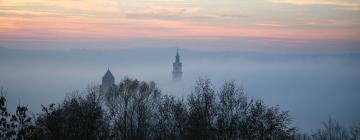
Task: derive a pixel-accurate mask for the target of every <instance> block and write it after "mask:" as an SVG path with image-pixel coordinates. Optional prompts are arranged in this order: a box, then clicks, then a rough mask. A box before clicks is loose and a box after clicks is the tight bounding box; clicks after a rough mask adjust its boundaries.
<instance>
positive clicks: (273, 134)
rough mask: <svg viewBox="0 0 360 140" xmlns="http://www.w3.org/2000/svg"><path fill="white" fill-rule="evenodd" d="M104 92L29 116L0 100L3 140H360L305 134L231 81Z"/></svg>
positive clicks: (358, 134)
mask: <svg viewBox="0 0 360 140" xmlns="http://www.w3.org/2000/svg"><path fill="white" fill-rule="evenodd" d="M99 89H100V88H99V86H89V87H88V88H87V89H86V90H84V91H82V92H74V93H73V94H71V95H70V96H67V97H65V98H64V100H63V102H61V103H53V104H49V105H41V106H42V111H41V112H39V113H37V114H31V113H29V112H30V111H29V108H28V107H27V106H25V105H21V104H19V105H18V106H17V107H16V111H15V112H14V113H12V112H11V111H9V109H8V108H7V101H6V96H9V95H8V93H7V91H6V90H5V89H4V88H2V89H1V96H0V139H1V140H183V139H184V140H359V139H360V122H354V124H353V126H349V127H344V126H342V125H341V124H340V123H339V122H337V121H336V120H335V119H332V118H329V119H326V118H325V119H324V120H325V121H324V122H323V127H322V128H320V129H318V130H316V131H312V132H309V133H303V132H302V131H300V130H299V129H298V128H297V127H296V126H294V125H293V124H292V117H291V116H290V115H289V113H288V111H284V110H282V109H280V106H278V105H275V106H274V105H267V104H265V103H264V102H263V101H262V100H259V99H252V98H249V97H248V95H246V93H245V92H244V89H243V87H242V86H240V85H237V84H236V82H235V81H226V82H225V83H224V84H223V85H221V86H220V88H218V89H217V88H215V86H214V85H213V84H212V82H211V80H210V79H206V78H200V79H198V80H197V82H196V84H195V85H194V86H193V90H192V92H191V93H189V94H188V96H187V97H184V98H181V97H176V96H172V95H167V94H166V93H162V91H161V90H160V88H159V87H158V86H157V84H156V83H155V82H151V81H150V82H146V81H141V80H137V79H132V78H128V77H125V78H124V79H123V80H122V81H121V82H120V83H119V84H117V85H114V86H113V87H111V88H110V89H108V90H107V91H106V92H105V93H102V92H100V90H99Z"/></svg>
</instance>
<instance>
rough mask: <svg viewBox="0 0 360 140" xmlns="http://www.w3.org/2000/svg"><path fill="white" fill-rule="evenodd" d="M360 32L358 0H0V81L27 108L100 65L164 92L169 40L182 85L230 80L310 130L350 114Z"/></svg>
mask: <svg viewBox="0 0 360 140" xmlns="http://www.w3.org/2000/svg"><path fill="white" fill-rule="evenodd" d="M359 37H360V1H359V0H0V87H4V88H6V89H8V93H9V94H8V97H9V104H10V106H11V107H13V108H14V107H15V106H16V104H17V103H19V102H21V103H24V104H29V106H30V108H32V109H34V112H36V111H39V110H40V104H48V103H54V102H61V100H62V99H63V98H64V97H65V95H66V94H67V93H69V92H72V91H74V90H82V89H85V88H86V86H88V85H91V84H92V83H95V84H99V83H100V80H101V77H102V74H103V73H104V72H105V71H106V69H107V68H108V67H110V68H111V70H112V72H113V73H114V74H115V75H116V78H117V82H119V80H120V79H121V78H122V77H124V76H130V77H133V78H139V79H144V80H147V81H149V80H155V81H156V82H158V83H159V85H160V86H161V87H162V88H164V92H165V93H172V92H174V91H172V90H171V85H169V84H168V83H170V82H169V80H171V70H172V68H171V66H172V62H173V60H174V55H175V50H176V49H175V48H176V47H178V48H180V53H181V60H182V62H183V70H184V80H183V82H184V83H187V84H186V85H185V86H180V87H185V88H187V89H191V86H192V85H193V83H194V82H195V80H196V79H197V78H198V77H208V78H211V79H213V82H214V83H215V84H216V85H221V84H222V83H223V82H224V81H227V80H236V81H237V83H239V84H240V85H243V86H244V87H245V90H246V92H247V93H248V95H249V96H250V97H254V98H256V99H263V100H264V102H265V103H268V104H270V105H276V104H279V105H280V106H281V108H283V109H284V110H289V111H290V112H291V115H292V116H293V117H294V122H295V125H297V126H299V127H300V128H301V129H302V130H312V129H316V128H319V127H320V125H321V121H323V120H324V119H326V118H327V117H329V116H331V117H334V118H336V119H337V120H339V121H340V122H342V123H344V124H351V123H352V122H354V121H358V118H359V116H360V112H359V111H358V110H357V109H354V107H357V106H359V104H360V103H359V102H358V99H359V96H360V95H359V91H360V86H359V83H360V82H359V81H360V75H359V72H358V71H360V65H359V64H360V63H359V62H360V39H359ZM74 77H76V78H74ZM166 88H169V89H168V90H167V89H166ZM179 91H183V89H181V90H179ZM188 91H190V90H188ZM187 93H189V92H187ZM309 108H311V109H309ZM354 110H355V111H354Z"/></svg>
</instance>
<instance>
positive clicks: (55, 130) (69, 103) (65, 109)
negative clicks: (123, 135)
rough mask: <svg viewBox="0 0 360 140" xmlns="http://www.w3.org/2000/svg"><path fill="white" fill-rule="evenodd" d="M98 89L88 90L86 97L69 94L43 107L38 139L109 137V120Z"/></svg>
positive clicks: (93, 139)
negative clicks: (58, 103) (61, 101)
mask: <svg viewBox="0 0 360 140" xmlns="http://www.w3.org/2000/svg"><path fill="white" fill-rule="evenodd" d="M97 93H98V92H97V90H94V89H88V91H87V93H86V94H87V95H86V96H85V97H83V96H80V95H78V94H74V95H73V96H69V97H67V98H66V99H65V100H64V102H63V103H62V104H60V105H58V106H56V105H55V104H51V105H49V106H48V107H43V113H41V114H39V116H38V118H37V121H36V124H37V130H36V133H35V134H36V138H37V139H51V140H64V139H66V140H80V139H86V140H103V139H107V138H108V133H109V129H108V122H107V120H106V114H105V112H104V110H103V109H102V107H101V104H100V103H101V102H100V98H99V96H98V94H97Z"/></svg>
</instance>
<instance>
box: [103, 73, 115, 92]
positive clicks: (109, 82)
mask: <svg viewBox="0 0 360 140" xmlns="http://www.w3.org/2000/svg"><path fill="white" fill-rule="evenodd" d="M113 86H115V78H114V75H113V74H112V73H111V72H110V70H109V69H108V70H107V71H106V73H105V75H104V76H103V77H102V83H101V86H100V92H101V93H106V91H107V90H108V89H109V88H111V87H113Z"/></svg>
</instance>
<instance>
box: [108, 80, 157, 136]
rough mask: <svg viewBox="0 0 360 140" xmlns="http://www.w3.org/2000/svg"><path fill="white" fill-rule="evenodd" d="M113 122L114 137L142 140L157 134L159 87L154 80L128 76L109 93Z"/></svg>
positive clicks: (109, 107)
mask: <svg viewBox="0 0 360 140" xmlns="http://www.w3.org/2000/svg"><path fill="white" fill-rule="evenodd" d="M105 97H106V101H105V102H106V105H107V107H108V109H109V112H110V116H111V121H112V122H113V125H112V132H113V133H112V137H113V138H115V139H125V140H135V139H136V140H142V139H150V138H153V137H154V134H152V133H151V132H152V131H153V130H152V129H154V128H153V126H155V125H156V123H157V121H158V119H157V113H158V111H157V110H158V106H159V102H160V90H159V89H158V88H157V87H156V84H155V83H154V82H149V83H147V82H141V81H138V80H136V79H130V78H125V79H124V80H123V81H121V82H120V84H119V85H117V86H114V87H113V88H111V89H109V90H108V91H107V93H106V96H105Z"/></svg>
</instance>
